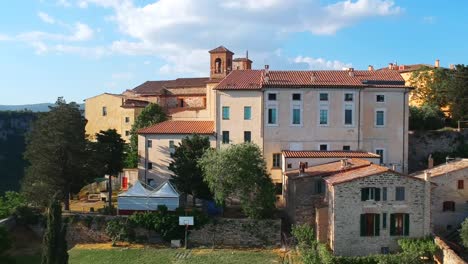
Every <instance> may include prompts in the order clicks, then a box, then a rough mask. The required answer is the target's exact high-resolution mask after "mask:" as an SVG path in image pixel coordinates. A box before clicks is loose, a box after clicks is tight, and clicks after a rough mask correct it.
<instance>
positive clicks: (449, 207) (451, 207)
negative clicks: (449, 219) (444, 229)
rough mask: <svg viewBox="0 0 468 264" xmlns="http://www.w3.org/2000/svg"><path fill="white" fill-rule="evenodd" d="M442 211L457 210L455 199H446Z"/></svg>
mask: <svg viewBox="0 0 468 264" xmlns="http://www.w3.org/2000/svg"><path fill="white" fill-rule="evenodd" d="M442 211H444V212H445V211H452V212H454V211H455V202H453V201H445V202H444V203H443V208H442Z"/></svg>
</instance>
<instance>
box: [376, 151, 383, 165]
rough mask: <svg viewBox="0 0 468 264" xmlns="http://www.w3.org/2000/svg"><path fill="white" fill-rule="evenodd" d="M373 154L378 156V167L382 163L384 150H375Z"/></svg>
mask: <svg viewBox="0 0 468 264" xmlns="http://www.w3.org/2000/svg"><path fill="white" fill-rule="evenodd" d="M375 154H377V155H379V156H380V165H382V164H383V163H384V149H375Z"/></svg>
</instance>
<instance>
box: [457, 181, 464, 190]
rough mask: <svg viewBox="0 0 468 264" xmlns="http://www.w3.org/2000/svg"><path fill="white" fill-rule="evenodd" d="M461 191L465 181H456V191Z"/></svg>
mask: <svg viewBox="0 0 468 264" xmlns="http://www.w3.org/2000/svg"><path fill="white" fill-rule="evenodd" d="M463 189H465V181H464V180H458V190H463Z"/></svg>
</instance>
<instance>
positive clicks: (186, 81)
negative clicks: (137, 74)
mask: <svg viewBox="0 0 468 264" xmlns="http://www.w3.org/2000/svg"><path fill="white" fill-rule="evenodd" d="M208 80H209V78H178V79H175V80H165V81H146V82H144V83H142V84H140V85H139V86H137V87H135V88H133V90H132V91H134V92H135V93H137V94H144V95H148V94H151V95H161V94H163V93H164V89H165V88H185V87H205V86H206V82H207V81H208Z"/></svg>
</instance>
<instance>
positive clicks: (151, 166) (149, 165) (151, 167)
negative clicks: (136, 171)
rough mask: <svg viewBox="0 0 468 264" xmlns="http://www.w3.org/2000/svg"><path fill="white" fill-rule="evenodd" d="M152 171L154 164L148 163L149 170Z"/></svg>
mask: <svg viewBox="0 0 468 264" xmlns="http://www.w3.org/2000/svg"><path fill="white" fill-rule="evenodd" d="M151 169H153V163H151V162H148V170H151Z"/></svg>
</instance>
